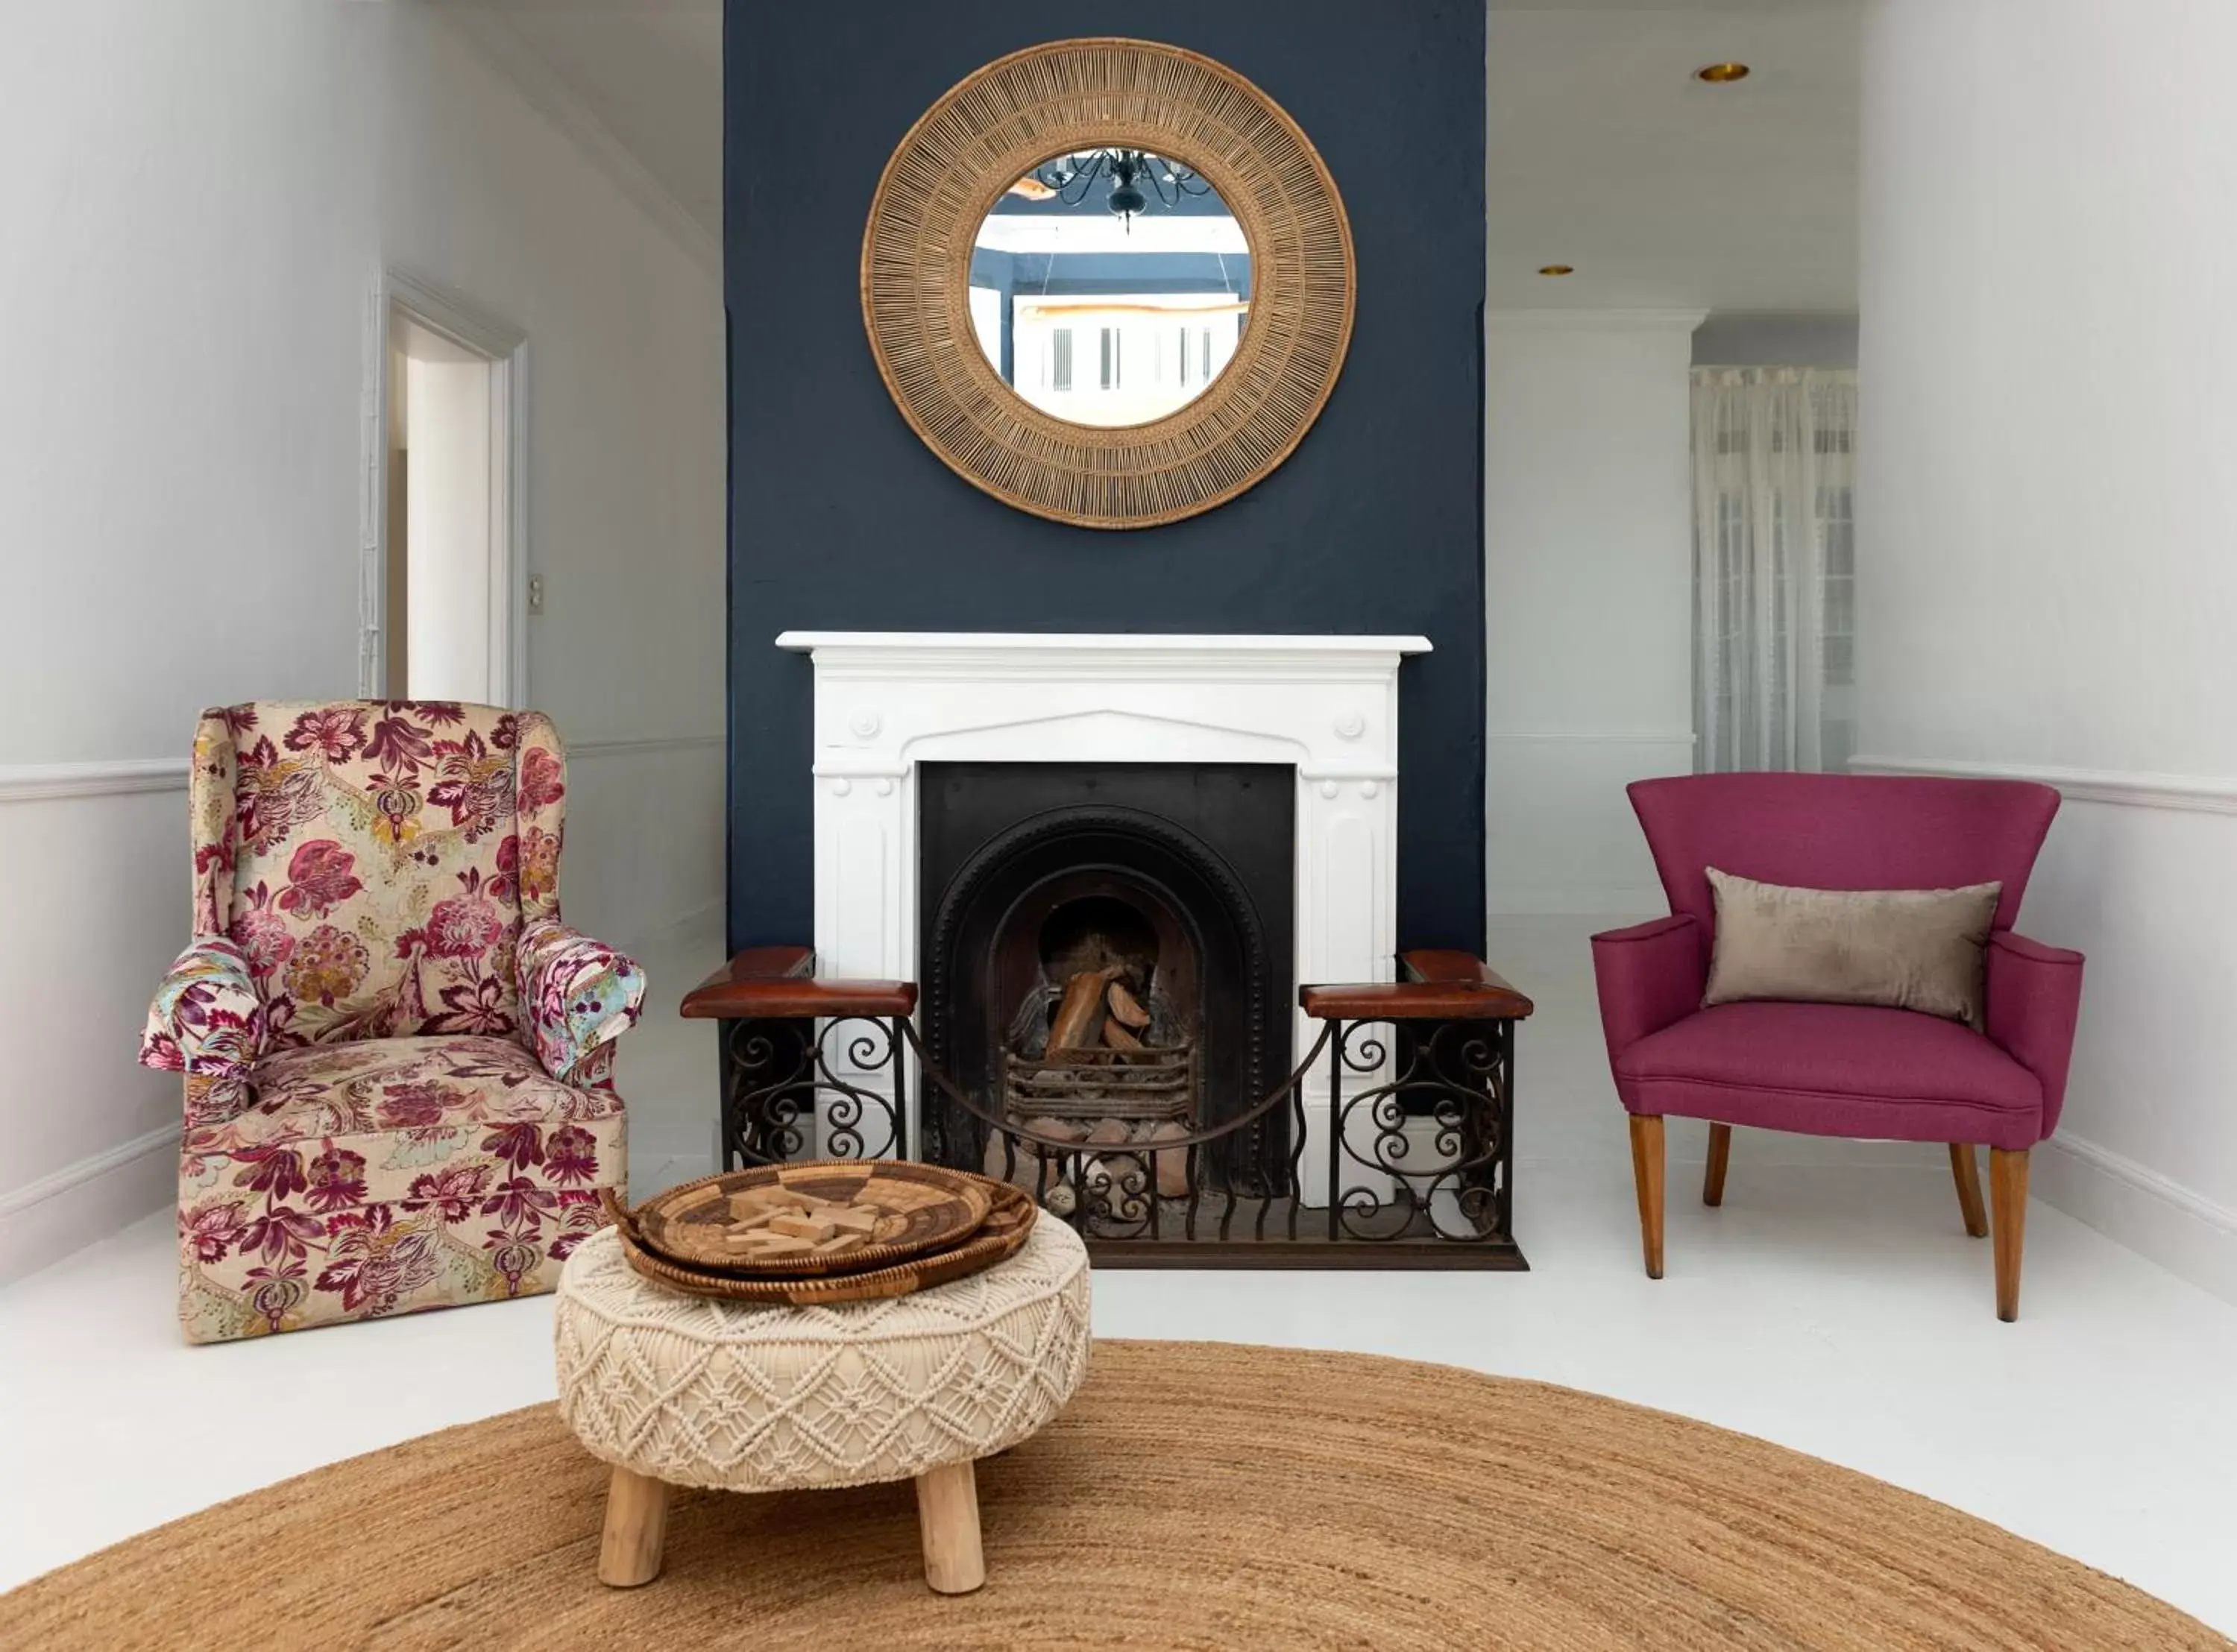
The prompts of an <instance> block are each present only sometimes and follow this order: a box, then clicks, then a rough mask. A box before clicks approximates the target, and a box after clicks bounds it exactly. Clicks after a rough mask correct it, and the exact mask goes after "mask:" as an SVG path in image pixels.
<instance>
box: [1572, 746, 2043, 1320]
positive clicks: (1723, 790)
mask: <svg viewBox="0 0 2237 1652" xmlns="http://www.w3.org/2000/svg"><path fill="white" fill-rule="evenodd" d="M1630 792H1631V801H1632V807H1633V809H1634V810H1635V811H1636V812H1637V813H1638V815H1639V820H1640V826H1643V827H1644V828H1645V829H1646V841H1647V846H1648V847H1649V848H1650V849H1651V850H1652V851H1653V855H1654V864H1655V867H1656V870H1657V871H1658V872H1660V874H1661V878H1662V887H1663V889H1664V891H1665V892H1666V893H1667V894H1668V896H1669V898H1670V914H1671V915H1670V916H1669V917H1667V918H1656V919H1654V920H1653V922H1651V923H1646V924H1640V925H1635V926H1634V927H1633V928H1630V929H1622V930H1615V931H1611V932H1609V933H1607V934H1604V935H1596V936H1594V938H1593V967H1594V972H1595V974H1596V976H1597V977H1598V979H1599V984H1600V1023H1601V1026H1602V1029H1603V1030H1604V1031H1605V1032H1606V1033H1607V1047H1608V1060H1609V1063H1611V1065H1612V1066H1613V1068H1614V1070H1615V1085H1616V1092H1617V1094H1618V1095H1620V1096H1621V1097H1622V1098H1623V1104H1624V1108H1625V1109H1626V1110H1627V1112H1628V1113H1629V1114H1630V1115H1631V1120H1630V1122H1631V1153H1632V1168H1633V1174H1634V1176H1635V1178H1636V1180H1637V1182H1638V1189H1639V1222H1640V1238H1641V1241H1642V1243H1643V1246H1644V1248H1645V1251H1646V1272H1647V1274H1648V1276H1649V1277H1650V1278H1653V1279H1660V1278H1661V1277H1662V1186H1663V1127H1662V1121H1663V1119H1664V1118H1665V1117H1666V1116H1670V1115H1673V1114H1674V1115H1676V1116H1679V1117H1681V1118H1699V1119H1706V1120H1709V1121H1710V1126H1709V1165H1708V1174H1707V1178H1706V1182H1705V1184H1704V1187H1703V1189H1702V1199H1703V1201H1704V1202H1705V1203H1707V1204H1710V1205H1716V1204H1719V1203H1721V1202H1722V1201H1723V1199H1724V1186H1725V1168H1726V1163H1727V1162H1728V1160H1729V1156H1730V1154H1731V1151H1732V1126H1733V1125H1735V1124H1745V1125H1751V1126H1754V1127H1757V1128H1759V1129H1770V1130H1794V1131H1799V1132H1801V1133H1803V1134H1805V1135H1849V1136H1864V1137H1871V1138H1876V1139H1894V1140H1898V1141H1906V1142H1947V1143H1948V1144H1949V1147H1950V1171H1951V1174H1952V1175H1953V1176H1954V1177H1955V1178H1956V1181H1957V1200H1958V1205H1959V1208H1960V1209H1961V1210H1962V1212H1963V1216H1964V1221H1965V1230H1966V1232H1968V1233H1969V1234H1972V1235H1973V1236H1974V1237H1976V1238H1980V1237H1983V1236H1985V1235H1986V1234H1988V1232H1989V1223H1988V1221H1986V1220H1985V1217H1984V1214H1983V1210H1982V1205H1981V1184H1980V1176H1979V1170H1978V1168H1977V1166H1976V1162H1975V1156H1974V1152H1973V1149H1974V1147H1975V1146H1976V1144H1985V1145H1986V1146H1987V1147H1988V1149H1989V1159H1990V1194H1991V1196H1992V1199H1993V1202H1994V1206H1995V1216H1996V1245H1995V1251H1996V1315H1997V1317H1998V1318H1999V1319H2003V1320H2012V1319H2016V1318H2017V1317H2018V1315H2019V1293H2020V1253H2021V1247H2022V1242H2023V1238H2024V1235H2025V1232H2026V1221H2027V1181H2028V1150H2029V1149H2030V1148H2032V1147H2033V1146H2034V1145H2035V1144H2036V1142H2040V1141H2042V1140H2044V1139H2045V1138H2047V1137H2048V1136H2049V1135H2050V1133H2051V1131H2052V1130H2053V1129H2056V1127H2057V1124H2058V1112H2059V1108H2060V1105H2061V1103H2062V1102H2063V1101H2064V1100H2065V1096H2066V1069H2067V1061H2068V1058H2069V1056H2070V1054H2071V1053H2072V1050H2073V1047H2074V1025H2075V1016H2076V1015H2077V1013H2078V1012H2079V1010H2080V1008H2081V1003H2082V955H2081V954H2080V953H2079V952H2070V951H2064V950H2062V949H2061V948H2058V947H2052V946H2044V945H2042V944H2039V943H2037V942H2035V941H2030V940H2028V939H2026V938H2024V937H2022V936H2019V935H2016V934H2014V933H2013V932H2012V927H2011V926H2012V923H2013V920H2014V919H2015V918H2017V917H2018V915H2019V909H2020V897H2021V896H2022V895H2023V894H2024V893H2025V892H2026V889H2027V880H2028V874H2029V872H2030V871H2032V870H2033V868H2034V865H2035V858H2036V852H2037V851H2038V850H2039V849H2040V848H2041V847H2042V839H2043V835H2044V833H2047V832H2048V831H2049V829H2050V821H2051V817H2052V816H2053V815H2054V814H2056V813H2057V812H2058V802H2059V798H2058V793H2056V792H2055V791H2053V790H2052V789H2051V788H2050V787H2047V786H2032V785H2024V784H2021V783H2018V782H2016V781H2006V780H1913V779H1898V778H1885V779H1883V778H1877V777H1864V776H1850V775H1833V774H1697V775H1688V776H1684V777H1681V778H1678V779H1672V780H1641V781H1639V782H1637V783H1636V784H1634V785H1633V787H1631V788H1630ZM1709 866H1715V867H1717V868H1719V870H1721V871H1725V872H1734V873H1737V874H1739V876H1741V877H1745V878H1753V879H1759V880H1760V881H1763V882H1765V883H1776V884H1787V885H1798V886H1801V887H1805V888H1813V889H1933V888H1955V887H1959V886H1962V885H1967V884H1982V883H1988V882H1990V881H1991V880H1994V881H1996V882H1999V883H2001V884H2002V885H2003V892H2002V894H2001V896H2000V898H1999V899H1998V901H1997V903H1996V918H1995V922H1994V928H1993V930H1992V932H1991V933H1990V938H1989V945H1988V950H1987V959H1986V966H1985V967H1986V970H1987V983H1986V991H1987V1000H1988V1016H1987V1023H1988V1024H1987V1031H1986V1036H1983V1034H1981V1033H1978V1032H1975V1031H1973V1030H1970V1029H1969V1028H1967V1027H1965V1026H1963V1025H1961V1024H1960V1023H1957V1022H1955V1021H1944V1020H1942V1019H1939V1018H1937V1017H1932V1016H1927V1015H1921V1014H1917V1013H1916V1012H1914V1011H1911V1010H1884V1009H1876V1008H1869V1007H1864V1006H1860V1005H1851V1004H1786V1003H1744V1004H1719V1005H1716V1006H1715V1007H1713V1008H1711V1009H1703V1008H1702V1007H1701V995H1702V989H1703V987H1704V985H1705V984H1706V977H1707V973H1708V965H1709V954H1710V948H1711V945H1712V942H1713V940H1714V938H1715V932H1716V907H1715V904H1714V902H1713V901H1712V898H1711V896H1710V892H1709V880H1708V877H1707V874H1706V870H1705V868H1706V867H1709Z"/></svg>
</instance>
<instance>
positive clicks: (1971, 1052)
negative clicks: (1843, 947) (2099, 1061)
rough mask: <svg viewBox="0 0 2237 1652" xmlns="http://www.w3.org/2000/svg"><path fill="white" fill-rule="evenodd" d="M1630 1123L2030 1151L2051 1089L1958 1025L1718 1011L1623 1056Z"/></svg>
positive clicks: (1819, 1008)
mask: <svg viewBox="0 0 2237 1652" xmlns="http://www.w3.org/2000/svg"><path fill="white" fill-rule="evenodd" d="M1615 1078H1616V1089H1617V1090H1618V1091H1619V1092H1620V1094H1621V1096H1622V1097H1623V1103H1624V1105H1625V1107H1627V1108H1628V1109H1630V1110H1631V1111H1632V1112H1634V1113H1670V1114H1676V1115H1678V1116H1680V1117H1685V1118H1706V1119H1714V1120H1716V1121H1718V1122H1720V1123H1726V1124H1745V1125H1753V1126H1758V1127H1760V1128H1762V1129H1774V1130H1797V1131H1800V1132H1802V1133H1804V1134H1805V1135H1849V1136H1865V1137H1880V1138H1894V1139H1897V1140H1901V1141H1913V1142H1985V1143H1987V1144H1988V1145H1989V1146H1991V1147H2001V1148H2028V1147H2033V1146H2034V1145H2035V1144H2036V1142H2038V1141H2040V1140H2041V1139H2042V1112H2043V1094H2042V1084H2041V1083H2040V1082H2038V1080H2037V1079H2036V1076H2035V1074H2033V1073H2032V1072H2030V1071H2029V1070H2028V1069H2027V1068H2025V1067H2023V1066H2022V1065H2021V1064H2020V1063H2018V1062H2017V1061H2015V1060H2014V1059H2013V1058H2012V1057H2011V1056H2009V1055H2007V1054H2006V1053H2005V1052H2004V1051H2003V1050H2001V1049H1999V1048H1998V1047H1997V1046H1996V1043H1993V1042H1991V1041H1990V1039H1987V1038H1984V1037H1982V1036H1981V1035H1980V1034H1979V1033H1976V1032H1972V1031H1970V1030H1967V1029H1966V1028H1964V1027H1963V1026H1960V1025H1959V1024H1958V1023H1956V1022H1953V1021H1945V1020H1943V1019H1941V1018H1940V1017H1934V1016H1927V1015H1921V1014H1918V1013H1917V1012H1916V1011H1914V1010H1889V1009H1881V1008H1877V1007H1873V1006H1867V1005H1861V1004H1783V1003H1771V1002H1757V1003H1747V1004H1719V1005H1716V1006H1715V1007H1713V1008H1712V1009H1707V1010H1699V1011H1698V1012H1697V1013H1695V1014H1693V1015H1690V1016H1687V1017H1685V1018H1684V1019H1683V1020H1680V1021H1679V1022H1677V1023H1674V1024H1673V1025H1671V1026H1668V1027H1666V1028H1664V1029H1663V1030H1661V1031H1660V1032H1656V1033H1652V1034H1649V1035H1648V1036H1647V1037H1644V1038H1641V1039H1640V1040H1639V1041H1638V1042H1637V1043H1634V1044H1633V1045H1632V1046H1630V1048H1628V1049H1627V1050H1623V1051H1621V1052H1620V1054H1618V1056H1616V1058H1615Z"/></svg>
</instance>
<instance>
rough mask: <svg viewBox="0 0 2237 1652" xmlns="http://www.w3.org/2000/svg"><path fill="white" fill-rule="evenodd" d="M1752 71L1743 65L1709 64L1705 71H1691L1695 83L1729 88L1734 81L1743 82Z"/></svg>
mask: <svg viewBox="0 0 2237 1652" xmlns="http://www.w3.org/2000/svg"><path fill="white" fill-rule="evenodd" d="M1753 72H1754V71H1753V70H1752V69H1749V68H1748V66H1747V65H1746V64H1745V63H1711V64H1710V65H1709V66H1708V67H1707V68H1706V69H1695V70H1694V71H1693V78H1694V79H1695V80H1697V81H1706V82H1709V84H1710V85H1712V86H1730V85H1731V84H1732V82H1734V81H1744V80H1745V79H1746V78H1747V77H1748V76H1750V75H1751V74H1752V73H1753Z"/></svg>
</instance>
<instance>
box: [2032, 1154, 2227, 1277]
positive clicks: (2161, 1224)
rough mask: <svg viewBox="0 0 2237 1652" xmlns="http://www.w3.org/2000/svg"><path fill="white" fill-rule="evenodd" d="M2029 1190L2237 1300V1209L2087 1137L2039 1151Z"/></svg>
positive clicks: (2180, 1273) (2177, 1272)
mask: <svg viewBox="0 0 2237 1652" xmlns="http://www.w3.org/2000/svg"><path fill="white" fill-rule="evenodd" d="M2029 1171H2030V1174H2029V1192H2030V1193H2032V1194H2033V1195H2035V1196H2036V1198H2038V1199H2041V1200H2042V1201H2043V1202H2044V1203H2045V1204H2047V1205H2049V1206H2051V1207H2052V1208H2055V1209H2058V1210H2062V1211H2064V1212H2065V1213H2066V1214H2068V1215H2069V1216H2072V1217H2073V1218H2074V1219H2075V1221H2081V1222H2083V1223H2086V1224H2087V1225H2088V1226H2089V1227H2095V1229H2096V1230H2097V1231H2098V1232H2099V1233H2101V1234H2104V1235H2105V1236H2106V1237H2107V1238H2108V1239H2110V1240H2113V1241H2115V1242H2117V1243H2119V1244H2122V1245H2126V1246H2127V1247H2128V1248H2129V1249H2130V1250H2133V1251H2135V1252H2136V1253H2137V1254H2139V1255H2141V1256H2146V1257H2148V1258H2149V1259H2150V1260H2153V1261H2155V1262H2157V1263H2158V1264H2159V1265H2160V1266H2161V1267H2164V1268H2166V1269H2167V1270H2168V1272H2169V1273H2171V1274H2175V1275H2176V1276H2177V1277H2179V1278H2181V1279H2186V1280H2189V1281H2190V1282H2191V1283H2192V1284H2194V1285H2196V1286H2199V1287H2202V1288H2204V1289H2206V1290H2208V1291H2211V1292H2213V1293H2214V1295H2216V1296H2218V1297H2221V1298H2222V1299H2223V1300H2226V1301H2230V1302H2237V1210H2233V1209H2231V1208H2229V1207H2228V1206H2227V1205H2222V1204H2217V1203H2215V1202H2214V1201H2213V1200H2211V1199H2208V1198H2207V1197H2206V1196H2205V1195H2202V1194H2200V1193H2198V1192H2197V1191H2195V1190H2194V1189H2193V1188H2186V1187H2185V1186H2183V1185H2182V1183H2181V1182H2179V1181H2175V1180H2174V1178H2172V1177H2170V1176H2165V1175H2161V1174H2160V1173H2159V1172H2158V1171H2156V1170H2154V1169H2152V1168H2149V1167H2148V1166H2146V1165H2141V1164H2138V1163H2137V1162H2135V1160H2134V1159H2130V1158H2127V1157H2125V1156H2123V1155H2121V1154H2118V1153H2115V1152H2114V1151H2113V1150H2112V1149H2109V1148H2104V1147H2100V1146H2099V1145H2098V1144H2097V1143H2096V1142H2092V1141H2089V1140H2088V1139H2086V1138H2085V1137H2082V1136H2078V1135H2072V1134H2069V1133H2062V1134H2060V1135H2055V1136H2053V1137H2052V1138H2051V1139H2050V1140H2049V1141H2048V1142H2044V1143H2043V1144H2042V1146H2041V1147H2039V1148H2037V1149H2036V1150H2035V1153H2034V1155H2033V1163H2032V1164H2031V1165H2030V1167H2029Z"/></svg>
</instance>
